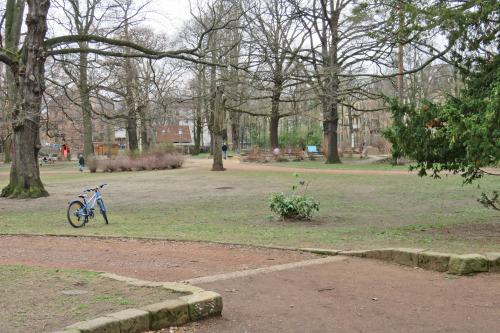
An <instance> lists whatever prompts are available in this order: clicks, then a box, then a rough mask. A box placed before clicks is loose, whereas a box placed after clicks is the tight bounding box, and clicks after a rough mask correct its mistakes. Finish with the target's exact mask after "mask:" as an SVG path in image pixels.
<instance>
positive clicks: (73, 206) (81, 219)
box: [68, 184, 108, 228]
mask: <svg viewBox="0 0 500 333" xmlns="http://www.w3.org/2000/svg"><path fill="white" fill-rule="evenodd" d="M106 185H107V184H102V185H101V186H98V187H96V188H94V189H87V190H85V191H83V192H91V191H94V192H95V193H94V195H93V196H92V197H91V198H90V199H89V201H85V194H80V195H79V196H78V197H79V198H82V199H83V204H82V202H81V201H79V200H75V201H72V202H70V203H69V207H68V221H69V224H71V226H72V227H74V228H81V227H83V226H84V225H85V224H86V223H87V222H88V221H89V219H93V218H94V206H95V204H96V203H97V205H98V206H99V210H100V212H101V214H102V216H103V217H104V221H106V224H108V217H107V216H106V207H105V206H104V201H102V199H101V197H100V195H99V190H100V189H101V188H103V187H104V186H106ZM90 202H92V205H91V206H90V207H89V203H90Z"/></svg>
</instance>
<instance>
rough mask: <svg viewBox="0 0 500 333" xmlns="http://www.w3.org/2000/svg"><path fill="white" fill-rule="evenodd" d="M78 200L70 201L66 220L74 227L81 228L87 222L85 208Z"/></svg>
mask: <svg viewBox="0 0 500 333" xmlns="http://www.w3.org/2000/svg"><path fill="white" fill-rule="evenodd" d="M83 207H85V205H84V204H83V203H81V202H80V201H72V202H71V203H70V204H69V207H68V221H69V224H71V226H72V227H74V228H81V227H83V226H84V225H85V222H87V219H88V215H87V209H86V208H85V209H84V208H83Z"/></svg>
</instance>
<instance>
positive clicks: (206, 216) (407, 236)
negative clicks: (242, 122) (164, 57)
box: [0, 168, 500, 253]
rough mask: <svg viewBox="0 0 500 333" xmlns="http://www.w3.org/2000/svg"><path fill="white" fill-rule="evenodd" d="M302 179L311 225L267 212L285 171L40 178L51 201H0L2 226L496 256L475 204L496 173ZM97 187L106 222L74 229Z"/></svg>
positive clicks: (286, 180)
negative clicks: (470, 181)
mask: <svg viewBox="0 0 500 333" xmlns="http://www.w3.org/2000/svg"><path fill="white" fill-rule="evenodd" d="M300 179H305V180H306V181H311V183H310V185H309V187H308V190H307V194H308V195H312V196H314V197H315V198H316V199H318V200H319V201H320V202H321V206H320V211H319V213H316V215H315V216H314V218H313V219H312V220H310V221H281V220H280V219H278V218H277V216H273V215H272V213H271V211H270V210H269V208H268V203H267V200H266V197H268V196H270V195H271V194H273V193H276V192H279V191H284V192H285V194H287V193H289V192H290V190H291V186H292V185H293V184H296V179H295V178H294V177H292V174H291V172H288V171H286V168H284V171H283V172H243V171H237V172H224V173H220V172H219V173H217V172H210V171H208V170H201V169H180V170H175V171H174V170H166V171H152V172H133V173H130V172H129V173H113V174H103V173H97V174H91V173H81V174H80V173H50V174H45V175H43V174H42V180H43V182H44V183H45V184H46V188H47V190H48V191H49V192H50V193H51V196H50V197H48V198H40V199H36V200H30V201H23V202H22V203H18V204H16V205H15V207H14V205H10V207H9V204H10V203H11V202H9V201H7V200H8V199H0V200H2V201H0V207H2V208H0V226H1V227H2V231H3V232H6V233H55V234H72V235H83V234H86V235H116V236H122V235H126V236H150V237H165V238H175V239H184V240H204V241H234V242H246V243H254V244H275V245H286V246H302V247H305V246H307V247H310V246H314V247H328V248H338V249H365V248H366V249H367V248H380V247H424V248H430V249H433V250H438V251H448V252H457V253H468V252H492V251H498V247H499V245H500V224H499V223H498V218H499V217H500V214H499V213H498V212H495V211H492V210H488V209H485V208H484V207H482V206H481V205H480V204H479V203H477V201H476V198H477V197H478V196H479V195H480V193H481V191H482V190H486V191H492V190H494V189H498V187H499V185H500V179H497V178H495V177H486V178H484V179H482V180H481V181H479V182H478V183H476V184H475V186H462V179H461V177H460V176H448V177H443V178H442V179H441V180H433V179H430V178H419V177H418V176H416V174H415V173H412V174H410V173H403V174H401V175H389V174H384V173H381V174H378V175H373V174H369V175H368V174H362V173H360V174H338V175H336V174H322V173H307V170H304V172H303V173H301V178H300ZM102 183H108V186H107V187H105V188H104V189H103V191H102V195H103V198H104V201H105V204H106V207H107V209H108V219H109V221H110V224H109V225H105V224H104V222H103V219H102V217H101V216H100V215H99V214H97V216H96V218H95V219H93V220H91V222H90V223H89V224H87V225H86V226H85V227H84V228H81V229H74V228H72V227H71V226H70V225H69V223H68V222H67V219H66V209H67V202H68V201H70V200H74V199H77V197H76V196H77V194H78V193H79V191H81V190H82V189H85V188H88V187H91V186H96V185H99V184H102ZM6 184H7V176H6V175H4V176H0V186H2V187H3V186H5V185H6ZM477 185H480V186H481V189H478V188H477ZM228 187H229V188H228ZM221 188H226V189H221ZM12 203H15V202H14V201H12ZM4 207H5V208H4ZM495 235H497V236H498V237H496V236H495Z"/></svg>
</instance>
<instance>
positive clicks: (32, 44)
mask: <svg viewBox="0 0 500 333" xmlns="http://www.w3.org/2000/svg"><path fill="white" fill-rule="evenodd" d="M27 1H28V6H29V10H28V15H27V16H26V25H27V26H28V32H27V34H26V39H25V42H24V51H23V55H22V57H21V59H19V64H18V63H14V64H13V65H12V72H13V73H14V75H15V76H16V84H17V85H18V87H19V91H18V94H19V95H18V98H17V102H16V105H15V107H14V112H13V117H12V127H13V129H14V138H13V141H14V145H13V151H12V167H11V171H10V183H9V185H7V186H6V187H5V188H3V190H2V196H3V197H9V198H37V197H41V196H48V195H49V194H48V193H47V191H45V188H44V187H43V184H42V181H41V179H40V170H39V168H38V151H39V150H40V148H41V145H40V137H39V136H40V117H41V115H40V112H41V103H42V95H43V92H44V90H45V83H44V74H45V68H44V64H45V55H44V46H43V41H44V38H45V33H46V31H47V12H48V10H49V6H50V2H49V0H44V1H40V0H27Z"/></svg>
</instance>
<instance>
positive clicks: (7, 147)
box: [3, 138, 12, 164]
mask: <svg viewBox="0 0 500 333" xmlns="http://www.w3.org/2000/svg"><path fill="white" fill-rule="evenodd" d="M4 142H5V147H4V148H5V157H4V160H3V162H4V164H9V163H11V162H12V158H11V156H10V144H11V143H12V139H11V138H8V139H7V140H5V141H4Z"/></svg>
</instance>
